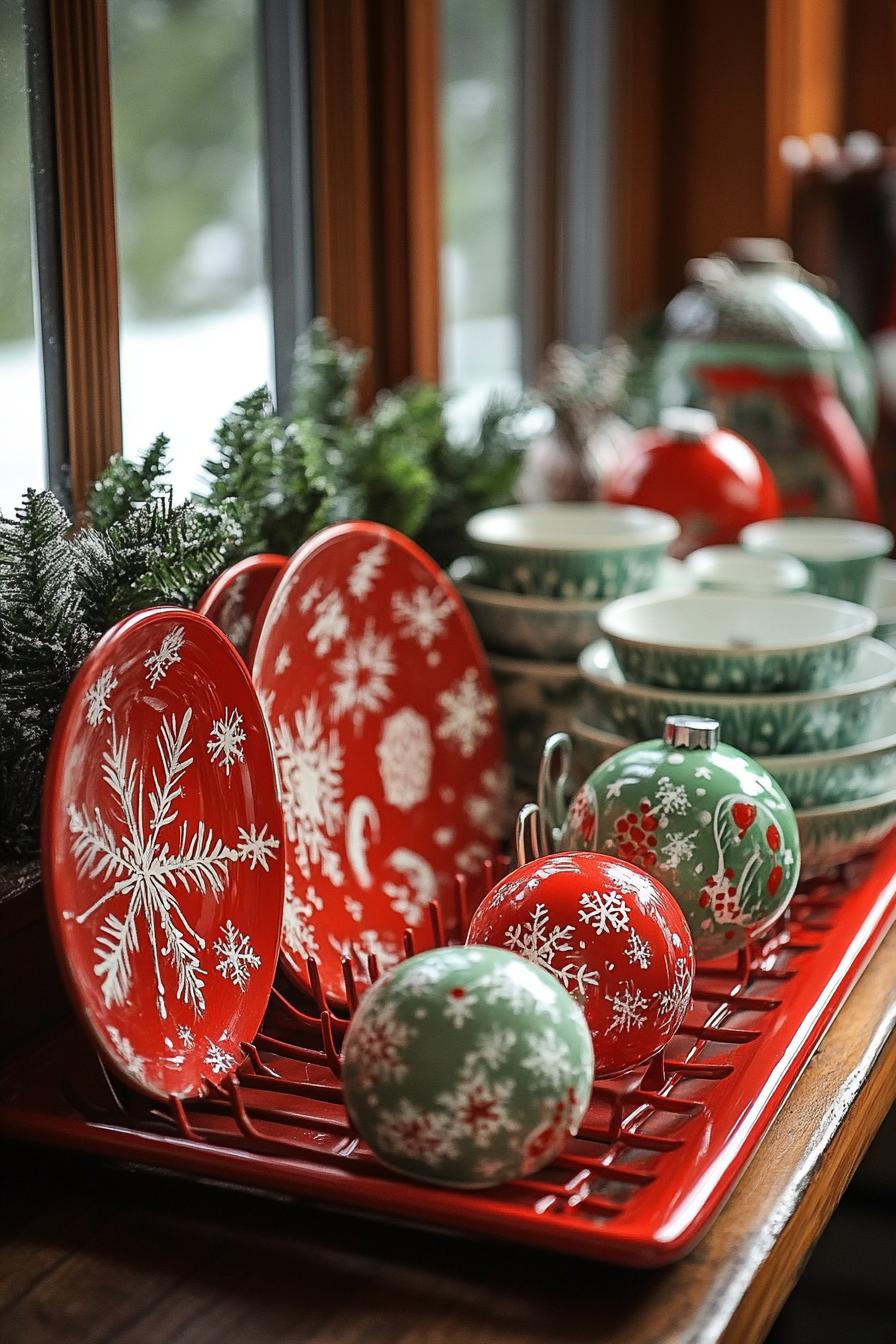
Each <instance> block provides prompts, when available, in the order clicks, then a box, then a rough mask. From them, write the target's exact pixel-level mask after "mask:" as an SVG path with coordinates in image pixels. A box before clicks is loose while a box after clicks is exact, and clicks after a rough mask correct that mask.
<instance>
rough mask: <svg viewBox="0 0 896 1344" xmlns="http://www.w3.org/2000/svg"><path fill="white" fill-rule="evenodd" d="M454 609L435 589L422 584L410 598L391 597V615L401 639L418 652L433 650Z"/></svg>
mask: <svg viewBox="0 0 896 1344" xmlns="http://www.w3.org/2000/svg"><path fill="white" fill-rule="evenodd" d="M452 611H453V607H452V605H451V603H450V602H449V601H448V598H447V597H446V596H445V594H444V593H443V592H441V591H440V590H439V589H438V588H425V587H424V586H423V585H422V584H420V586H419V587H417V588H415V589H414V591H413V592H412V593H410V594H408V593H393V594H392V615H393V617H394V619H395V623H396V625H397V626H398V633H399V635H400V636H401V638H402V639H413V640H415V641H416V642H417V644H419V645H420V648H421V649H429V648H432V646H433V644H434V643H435V641H436V640H437V639H440V638H441V637H442V635H443V634H444V631H445V622H446V621H447V620H448V617H449V616H450V615H451V612H452Z"/></svg>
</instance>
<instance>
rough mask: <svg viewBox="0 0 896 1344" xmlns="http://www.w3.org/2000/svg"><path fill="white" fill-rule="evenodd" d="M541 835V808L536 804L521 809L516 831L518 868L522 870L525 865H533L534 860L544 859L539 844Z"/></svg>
mask: <svg viewBox="0 0 896 1344" xmlns="http://www.w3.org/2000/svg"><path fill="white" fill-rule="evenodd" d="M540 835H541V813H540V811H539V808H538V807H537V805H536V804H535V803H526V805H525V807H521V808H520V811H519V815H518V816H517V819H516V828H515V831H514V848H515V850H516V866H517V868H522V867H523V865H524V864H526V863H531V862H532V860H533V859H541V858H543V857H544V855H543V854H542V852H541V846H540V843H539V839H540Z"/></svg>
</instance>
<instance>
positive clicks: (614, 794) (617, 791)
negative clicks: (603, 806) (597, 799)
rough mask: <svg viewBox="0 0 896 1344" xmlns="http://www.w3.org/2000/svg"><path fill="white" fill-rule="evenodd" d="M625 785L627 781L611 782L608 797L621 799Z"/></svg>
mask: <svg viewBox="0 0 896 1344" xmlns="http://www.w3.org/2000/svg"><path fill="white" fill-rule="evenodd" d="M624 783H625V780H623V779H621V778H620V779H613V780H611V781H610V783H609V784H608V785H607V797H608V798H619V797H620V796H621V794H622V786H623V784H624Z"/></svg>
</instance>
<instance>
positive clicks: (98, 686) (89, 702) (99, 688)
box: [84, 667, 118, 728]
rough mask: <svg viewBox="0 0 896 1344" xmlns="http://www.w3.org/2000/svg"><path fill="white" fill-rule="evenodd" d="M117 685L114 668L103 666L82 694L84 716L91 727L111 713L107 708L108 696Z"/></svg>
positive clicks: (96, 725) (94, 726) (95, 726)
mask: <svg viewBox="0 0 896 1344" xmlns="http://www.w3.org/2000/svg"><path fill="white" fill-rule="evenodd" d="M117 685H118V678H117V677H116V675H115V669H114V668H112V667H104V668H103V670H102V672H101V673H100V675H99V676H98V677H97V679H96V681H94V682H92V683H91V684H90V686H88V688H87V692H86V694H85V696H84V704H85V706H86V710H85V717H86V719H87V722H88V723H89V724H90V726H91V728H97V727H99V725H100V724H101V723H102V721H103V719H106V718H108V717H109V716H110V714H111V712H112V711H111V709H110V708H109V696H110V695H111V694H112V692H113V691H114V690H115V687H116V686H117Z"/></svg>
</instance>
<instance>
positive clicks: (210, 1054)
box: [203, 1036, 236, 1074]
mask: <svg viewBox="0 0 896 1344" xmlns="http://www.w3.org/2000/svg"><path fill="white" fill-rule="evenodd" d="M205 1039H206V1042H207V1043H208V1049H207V1050H206V1052H205V1054H204V1056H203V1063H205V1064H207V1065H208V1066H209V1068H210V1069H211V1071H212V1073H214V1074H222V1073H230V1071H231V1069H234V1068H235V1067H236V1059H235V1058H234V1056H233V1055H231V1054H230V1052H229V1051H227V1050H225V1049H224V1048H223V1046H222V1045H218V1044H216V1043H215V1042H214V1041H212V1040H209V1038H208V1037H207V1036H206V1038H205Z"/></svg>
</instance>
